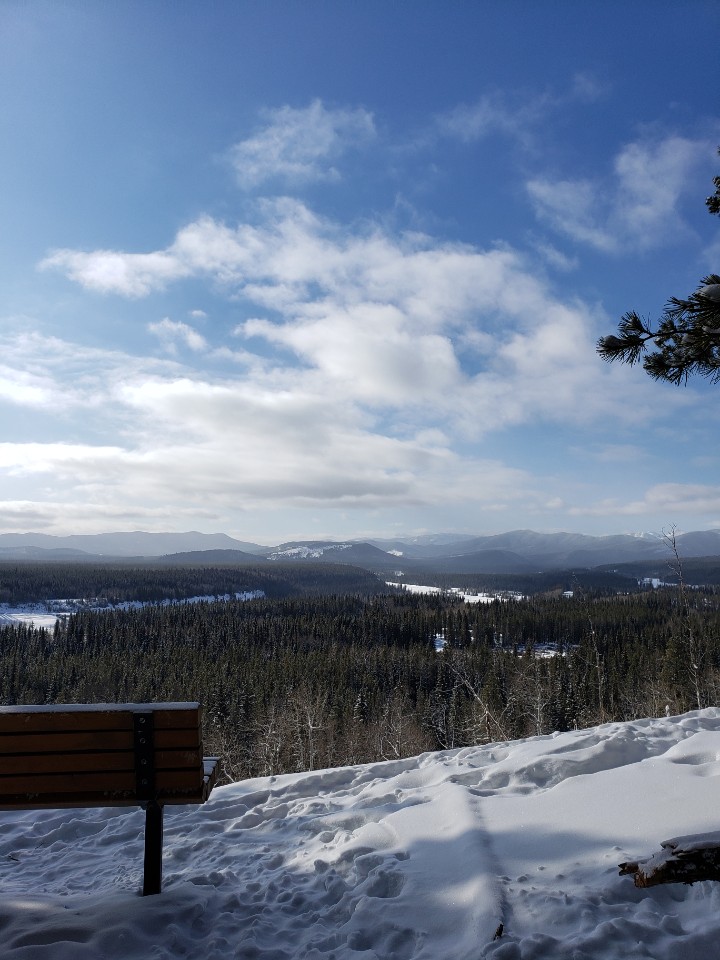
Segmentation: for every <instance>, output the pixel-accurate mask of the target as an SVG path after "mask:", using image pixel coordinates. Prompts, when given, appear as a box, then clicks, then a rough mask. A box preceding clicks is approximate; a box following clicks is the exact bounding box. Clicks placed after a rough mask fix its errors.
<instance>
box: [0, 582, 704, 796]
mask: <svg viewBox="0 0 720 960" xmlns="http://www.w3.org/2000/svg"><path fill="white" fill-rule="evenodd" d="M439 638H440V639H441V641H442V643H443V644H444V646H443V648H442V650H441V651H439V650H438V647H439V646H440V645H441V644H440V640H439ZM718 638H720V594H718V593H717V592H715V591H714V590H712V589H704V590H688V591H685V592H684V593H679V592H678V591H677V590H669V589H668V590H663V589H660V590H656V591H652V592H646V593H637V594H633V595H625V596H601V595H593V594H589V593H586V592H582V593H576V595H575V596H573V597H562V596H535V597H532V598H528V599H525V600H517V601H495V602H493V603H489V604H477V605H472V606H471V605H468V604H465V603H462V602H460V601H458V600H457V599H453V598H450V597H447V596H422V595H411V594H407V593H400V592H398V593H394V594H375V595H362V594H359V593H357V594H352V595H347V594H346V595H337V594H334V595H324V596H320V595H315V596H307V595H306V596H300V597H298V596H288V597H284V598H277V599H274V598H265V599H260V600H252V601H246V602H241V601H225V602H202V603H197V604H184V605H180V606H147V607H144V608H142V609H137V610H129V611H122V610H105V611H97V612H92V611H82V612H78V613H77V614H73V615H72V616H70V617H69V619H68V620H67V621H65V622H59V623H58V625H57V627H56V629H55V631H54V632H46V631H43V630H36V629H34V628H33V627H31V626H18V627H6V628H4V629H2V630H0V701H1V702H2V703H53V702H103V701H130V702H150V701H163V700H196V699H197V700H200V701H202V702H203V704H204V707H205V741H206V750H208V751H209V752H217V753H219V754H221V755H222V756H223V759H224V765H225V770H226V773H227V775H228V776H229V777H230V778H233V779H239V778H245V777H250V776H258V775H268V774H275V773H282V772H291V771H300V770H312V769H316V768H320V767H327V766H337V765H346V764H352V763H364V762H370V761H375V760H382V759H392V758H397V757H403V756H411V755H414V754H417V753H420V752H423V751H426V750H439V749H449V748H453V747H461V746H467V745H470V744H474V743H479V742H488V741H496V740H506V739H513V738H517V737H523V736H528V735H535V734H544V733H549V732H551V731H553V730H566V729H572V728H575V727H585V726H591V725H594V724H597V723H601V722H604V721H609V720H629V719H634V718H636V717H639V716H653V715H654V716H657V715H661V714H662V713H664V712H666V711H670V712H672V713H678V712H683V711H685V710H687V709H692V708H696V707H703V706H706V705H709V704H711V703H715V702H717V701H718V695H719V694H720V640H719V639H718ZM546 645H552V646H553V649H552V650H551V651H548V650H547V649H546ZM548 652H551V653H552V654H553V655H547V654H548Z"/></svg>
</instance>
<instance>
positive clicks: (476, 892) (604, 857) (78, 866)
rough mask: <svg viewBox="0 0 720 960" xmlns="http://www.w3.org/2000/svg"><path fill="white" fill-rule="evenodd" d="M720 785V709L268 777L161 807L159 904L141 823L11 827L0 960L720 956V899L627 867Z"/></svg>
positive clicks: (0, 880) (706, 889)
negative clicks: (145, 893) (644, 881)
mask: <svg viewBox="0 0 720 960" xmlns="http://www.w3.org/2000/svg"><path fill="white" fill-rule="evenodd" d="M719 786H720V709H718V708H711V709H708V710H704V711H700V712H695V713H690V714H686V715H685V716H682V717H673V718H662V719H659V720H639V721H636V722H633V723H624V724H607V725H604V726H601V727H597V728H594V729H590V730H579V731H574V732H571V733H563V734H554V735H549V736H544V737H535V738H532V739H529V740H521V741H515V742H512V743H499V744H492V745H489V746H484V747H471V748H465V749H461V750H454V751H449V752H444V753H430V754H424V755H422V756H420V757H416V758H414V759H411V760H398V761H391V762H388V763H380V764H370V765H368V766H358V767H347V768H341V769H337V770H322V771H316V772H312V773H304V774H295V775H288V776H281V777H271V778H267V779H259V780H252V781H248V782H245V783H239V784H235V785H231V786H225V787H220V788H216V790H215V791H214V793H213V795H212V798H211V800H210V801H209V802H208V803H207V804H206V805H205V806H202V807H175V808H173V807H168V808H167V811H166V816H165V821H166V824H165V883H164V890H163V893H162V894H161V895H160V896H156V897H146V898H142V897H140V896H139V895H138V888H139V884H140V879H141V868H142V839H143V814H142V813H141V812H139V811H135V810H132V811H127V810H122V809H120V810H112V809H111V810H66V811H46V812H43V813H38V812H33V811H14V812H3V813H2V833H1V834H0V891H1V894H2V896H0V930H1V931H2V934H1V936H0V957H2V958H8V960H110V958H123V960H148V958H152V960H171V958H172V960H175V958H182V957H188V958H203V960H228V958H239V960H250V958H262V960H291V958H302V960H376V958H387V960H420V958H423V960H478V958H483V957H490V958H493V960H531V958H534V960H538V958H548V960H550V958H553V960H556V958H560V960H592V958H597V960H601V958H602V960H617V958H624V957H626V958H640V957H646V958H653V960H717V958H720V884H717V883H712V882H704V883H700V884H696V885H695V886H692V887H689V886H682V885H669V886H662V887H654V888H651V889H648V890H638V889H636V888H635V887H634V886H633V883H632V879H631V878H629V877H620V876H618V868H617V865H618V863H619V862H621V861H624V860H627V859H634V858H636V857H638V856H640V857H642V856H644V855H647V854H650V853H653V852H654V851H656V850H659V849H660V843H661V841H663V840H666V839H669V838H671V837H676V836H679V835H683V834H692V833H706V832H708V831H712V830H715V829H717V828H718V819H719V816H720V814H719V812H718V811H720V805H719V804H718V796H719V790H718V787H719ZM500 923H502V924H503V925H504V932H503V935H502V937H500V938H499V939H497V940H493V935H494V933H495V931H496V929H497V928H498V925H499V924H500Z"/></svg>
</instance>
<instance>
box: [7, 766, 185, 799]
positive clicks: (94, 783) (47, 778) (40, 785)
mask: <svg viewBox="0 0 720 960" xmlns="http://www.w3.org/2000/svg"><path fill="white" fill-rule="evenodd" d="M203 777H204V772H203V767H202V764H198V765H197V766H196V767H194V768H193V769H192V770H190V769H188V770H157V771H156V773H155V786H156V789H157V793H158V800H160V799H161V798H162V794H163V792H164V791H168V792H170V793H173V792H177V791H193V790H198V789H199V788H200V785H201V784H202V782H203ZM135 789H136V781H135V771H134V770H99V771H96V772H85V773H67V772H66V773H57V774H53V773H42V774H38V775H36V776H33V775H28V774H26V775H24V776H14V777H0V798H2V797H17V796H27V797H30V796H31V795H37V796H41V795H42V794H45V793H52V794H57V795H60V794H63V793H72V794H80V793H84V792H87V793H105V792H107V793H108V794H109V795H112V794H115V793H117V794H120V795H124V794H125V793H128V794H132V796H133V797H134V796H135ZM136 803H137V801H136Z"/></svg>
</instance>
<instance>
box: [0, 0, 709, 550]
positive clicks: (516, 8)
mask: <svg viewBox="0 0 720 960" xmlns="http://www.w3.org/2000/svg"><path fill="white" fill-rule="evenodd" d="M719 29H720V7H718V5H717V3H715V2H714V0H712V2H702V0H690V2H686V3H684V4H683V5H679V4H675V3H670V2H658V0H635V2H633V3H626V2H623V3H620V2H615V0H608V2H605V3H603V4H591V3H577V2H576V0H573V2H564V0H552V2H548V3H543V4H538V3H535V2H531V0H526V2H520V0H502V2H500V0H486V2H480V0H478V2H474V3H470V2H460V0H415V2H410V0H407V2H402V0H399V2H396V3H391V4H390V3H387V2H386V0H364V2H362V3H358V2H351V0H332V2H325V0H308V2H299V0H298V2H295V0H268V2H267V3H262V4H260V3H255V2H244V0H237V2H223V0H217V2H214V3H206V4H198V3H191V2H183V0H174V2H169V0H167V2H166V0H157V2H152V0H151V2H147V0H143V2H134V0H124V2H121V3H115V4H88V3H86V2H79V0H63V2H61V3H58V2H43V0H38V2H32V0H30V2H25V0H23V2H20V0H4V2H3V3H2V4H1V5H0V142H2V144H3V149H2V151H0V183H1V184H2V190H0V247H1V255H0V424H1V432H0V532H30V531H32V532H42V533H49V534H58V535H65V534H72V533H97V532H107V531H116V530H136V529H142V530H150V531H183V530H199V531H202V532H208V533H210V532H223V533H227V534H230V535H231V536H234V537H237V538H239V539H243V540H251V541H255V542H258V543H278V542H282V541H285V540H291V539H344V538H350V537H354V538H362V537H383V536H387V537H397V536H408V535H418V534H422V533H428V532H455V533H473V534H487V533H499V532H503V531H506V530H512V529H519V528H529V529H534V530H539V531H559V530H567V531H578V532H584V533H592V534H610V533H633V532H640V531H648V532H660V531H661V530H663V529H667V528H669V527H671V526H673V525H674V526H675V527H676V528H677V529H678V530H685V531H687V530H699V529H709V528H712V527H716V528H717V527H720V453H719V452H718V445H717V439H718V429H717V426H718V413H719V412H720V387H718V386H713V385H712V384H711V383H708V382H706V381H703V380H700V381H692V382H690V383H689V384H688V385H687V386H685V387H675V386H671V385H666V384H659V383H656V382H653V381H652V380H650V378H649V377H647V375H646V374H645V373H644V372H643V371H642V370H641V369H640V368H629V367H625V366H617V365H615V364H606V363H604V362H603V361H602V360H601V359H600V358H599V357H598V356H597V353H596V351H595V343H596V340H597V338H598V337H599V336H601V335H603V334H608V333H612V332H614V331H615V329H616V326H617V321H618V319H619V318H620V316H621V315H622V314H623V313H624V312H625V311H627V310H630V309H635V310H637V311H638V312H639V313H641V314H642V315H643V316H648V317H650V318H654V317H657V316H658V315H659V313H660V312H661V311H662V308H663V305H664V304H665V302H666V301H667V299H668V298H669V297H670V296H673V295H675V296H686V295H688V294H689V293H691V292H692V291H694V290H695V289H696V288H697V286H698V285H699V284H700V281H701V279H702V277H704V276H705V275H706V274H708V273H711V272H720V220H719V219H718V218H717V217H712V216H710V215H709V213H708V212H707V209H706V207H705V204H704V200H705V197H706V196H708V195H709V194H710V193H711V192H712V190H713V186H712V178H713V176H714V175H715V174H717V173H718V172H720V170H719V169H718V168H719V166H720V159H719V158H718V157H717V147H718V145H719V144H720V111H718V98H717V90H718V89H719V88H720V84H719V83H718V81H719V80H720V68H719V66H718V64H719V63H720V61H719V60H718V57H717V35H718V30H719Z"/></svg>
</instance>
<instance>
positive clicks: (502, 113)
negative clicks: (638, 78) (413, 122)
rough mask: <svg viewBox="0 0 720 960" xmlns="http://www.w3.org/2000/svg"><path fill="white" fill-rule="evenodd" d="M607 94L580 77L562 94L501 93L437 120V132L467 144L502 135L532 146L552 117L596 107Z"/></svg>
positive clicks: (590, 78)
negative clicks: (570, 109)
mask: <svg viewBox="0 0 720 960" xmlns="http://www.w3.org/2000/svg"><path fill="white" fill-rule="evenodd" d="M604 92H605V90H604V88H603V86H602V84H600V83H599V81H598V80H597V79H596V78H594V77H593V76H592V75H591V74H588V73H578V74H576V75H575V76H574V77H573V78H572V82H571V84H570V86H569V87H568V89H567V90H566V91H563V92H560V93H555V92H553V91H550V90H546V91H544V92H541V93H531V94H529V95H527V96H526V97H525V98H524V99H519V98H518V97H517V96H515V97H514V98H510V97H508V95H507V94H506V93H500V92H494V93H486V94H483V96H481V97H479V98H478V99H477V100H476V101H474V102H473V103H465V104H460V105H458V106H457V107H455V108H453V109H452V110H450V111H448V112H447V113H444V114H441V115H440V116H439V117H437V118H436V128H437V130H438V131H439V132H440V133H441V134H444V135H445V136H450V137H455V138H457V139H459V140H461V141H463V142H465V143H473V142H475V141H477V140H482V139H484V138H486V137H490V136H497V135H498V134H502V135H504V136H509V137H512V138H513V139H514V140H515V141H516V142H517V143H520V144H521V145H524V146H531V145H532V144H533V142H534V140H535V138H536V137H537V134H538V130H539V129H541V128H542V126H543V125H544V124H545V123H546V122H547V119H548V117H549V116H550V115H552V114H554V113H557V112H558V111H560V110H565V109H566V108H567V107H568V106H570V105H572V104H575V103H580V104H585V103H592V102H594V101H595V100H598V99H600V98H601V97H602V96H603V94H604ZM513 101H514V102H513Z"/></svg>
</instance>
